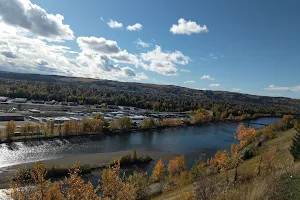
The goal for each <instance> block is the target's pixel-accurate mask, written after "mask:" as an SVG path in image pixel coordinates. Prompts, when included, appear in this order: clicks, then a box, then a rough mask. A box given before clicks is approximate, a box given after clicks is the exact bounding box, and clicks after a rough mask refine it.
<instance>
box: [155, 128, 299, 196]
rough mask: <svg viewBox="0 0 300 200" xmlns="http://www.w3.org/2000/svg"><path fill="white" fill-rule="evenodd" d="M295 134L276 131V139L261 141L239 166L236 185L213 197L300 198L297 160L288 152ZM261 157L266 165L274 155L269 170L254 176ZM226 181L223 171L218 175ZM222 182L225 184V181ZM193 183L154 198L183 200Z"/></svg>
mask: <svg viewBox="0 0 300 200" xmlns="http://www.w3.org/2000/svg"><path fill="white" fill-rule="evenodd" d="M295 134H296V131H295V130H294V129H290V130H288V131H285V132H282V133H279V134H278V135H277V138H275V139H273V140H270V141H267V142H264V143H263V144H262V146H261V147H259V148H258V150H257V154H256V156H254V157H252V158H250V159H248V160H245V161H244V162H243V163H242V164H240V166H239V168H238V174H239V182H238V184H237V185H235V186H224V187H223V188H221V189H220V192H219V193H218V194H216V195H215V196H214V198H212V199H216V200H229V199H230V200H235V199H236V200H238V199H249V200H259V199H261V200H264V199H272V200H279V199H280V200H281V199H283V200H285V199H292V200H293V199H299V197H300V171H299V169H300V163H294V161H293V157H292V156H291V154H290V152H289V148H290V145H291V143H292V138H293V137H294V135H295ZM262 156H263V161H265V163H267V164H268V161H266V160H267V158H268V157H270V156H274V159H272V163H270V167H272V169H270V171H266V172H263V174H262V175H261V176H257V168H258V163H259V161H260V159H261V157H262ZM228 173H229V179H230V180H231V181H233V177H234V170H233V169H232V170H229V172H228ZM216 176H218V177H219V178H220V180H222V181H224V182H225V173H220V174H217V175H216ZM224 185H225V184H224ZM192 189H193V186H192V184H190V185H187V186H184V187H181V188H179V189H178V188H177V189H174V190H171V191H168V192H166V193H163V194H162V195H160V196H158V197H156V198H154V199H156V200H163V199H172V200H177V199H178V200H179V199H184V198H183V195H182V194H184V193H185V192H191V191H192Z"/></svg>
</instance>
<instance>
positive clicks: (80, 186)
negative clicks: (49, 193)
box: [64, 164, 100, 200]
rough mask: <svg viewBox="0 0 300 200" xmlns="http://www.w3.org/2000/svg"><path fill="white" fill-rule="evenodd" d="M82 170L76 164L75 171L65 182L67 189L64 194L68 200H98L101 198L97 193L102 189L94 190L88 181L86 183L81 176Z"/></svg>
mask: <svg viewBox="0 0 300 200" xmlns="http://www.w3.org/2000/svg"><path fill="white" fill-rule="evenodd" d="M80 173H81V170H80V168H79V166H78V164H75V166H74V170H73V171H71V172H70V175H69V177H68V178H66V180H65V184H66V185H67V186H68V187H66V189H65V191H64V193H65V196H66V197H67V199H68V200H81V199H89V200H98V199H99V196H98V195H97V192H98V191H99V189H100V187H99V186H98V187H96V188H94V186H93V185H92V183H91V182H90V181H88V182H87V183H84V180H83V179H82V178H81V176H80Z"/></svg>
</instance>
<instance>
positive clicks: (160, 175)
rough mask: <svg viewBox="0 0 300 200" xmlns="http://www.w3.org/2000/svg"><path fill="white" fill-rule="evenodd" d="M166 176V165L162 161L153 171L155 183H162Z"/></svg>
mask: <svg viewBox="0 0 300 200" xmlns="http://www.w3.org/2000/svg"><path fill="white" fill-rule="evenodd" d="M164 176H165V165H164V163H163V161H162V160H161V159H160V160H159V161H158V162H157V163H156V165H155V167H154V168H153V171H152V176H151V178H152V180H153V181H162V180H163V179H164Z"/></svg>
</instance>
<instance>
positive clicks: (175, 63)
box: [0, 0, 300, 98]
mask: <svg viewBox="0 0 300 200" xmlns="http://www.w3.org/2000/svg"><path fill="white" fill-rule="evenodd" d="M1 4H2V5H1ZM1 7H2V9H1ZM299 9H300V2H299V1H297V0H289V1H283V0H276V1H273V0H266V1H258V0H255V1H244V0H232V1H221V0H219V1H213V0H212V1H196V0H195V1H178V0H176V1H172V2H171V1H161V0H160V1H159V0H152V1H142V2H141V1H137V0H128V1H121V0H120V1H114V0H105V1H98V0H88V1H79V0H77V1H72V2H71V1H66V0H65V1H62V0H51V1H45V0H32V1H28V0H26V1H25V0H24V1H21V0H1V1H0V69H2V70H7V71H18V72H36V73H44V74H59V75H68V76H83V77H91V78H99V79H113V80H120V81H136V82H147V83H157V84H172V85H180V86H184V87H190V88H196V89H207V90H226V91H236V92H242V93H250V94H258V95H268V96H286V97H292V98H300V82H299V75H300V65H299V63H300V55H299V53H300V21H299V19H300V12H299ZM57 14H59V15H57ZM62 16H63V20H62ZM24 19H25V20H24ZM180 19H181V20H180ZM110 20H112V21H111V22H114V23H109V22H110ZM109 24H110V26H109ZM121 24H122V26H121ZM135 24H139V25H135ZM133 25H135V26H133ZM173 25H174V27H173ZM128 26H132V28H131V31H129V30H128ZM172 27H173V28H172ZM132 29H133V30H132ZM138 41H140V44H138V43H139V42H138ZM141 41H142V42H144V43H143V45H144V47H143V46H142V45H141ZM146 46H147V47H146ZM24 49H26V50H24Z"/></svg>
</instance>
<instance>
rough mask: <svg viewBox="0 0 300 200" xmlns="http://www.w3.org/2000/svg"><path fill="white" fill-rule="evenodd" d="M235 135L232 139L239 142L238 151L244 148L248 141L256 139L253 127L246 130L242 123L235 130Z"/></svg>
mask: <svg viewBox="0 0 300 200" xmlns="http://www.w3.org/2000/svg"><path fill="white" fill-rule="evenodd" d="M236 132H237V135H235V136H234V138H235V139H236V140H238V141H240V144H239V149H242V148H244V147H245V146H246V145H247V144H248V142H249V141H252V140H253V139H254V138H255V137H256V131H255V129H254V128H253V127H249V128H246V127H245V125H244V124H243V123H240V124H239V126H238V128H237V130H236Z"/></svg>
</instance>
